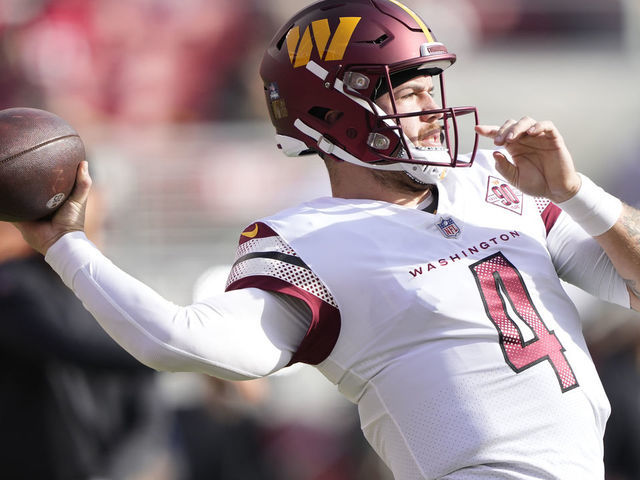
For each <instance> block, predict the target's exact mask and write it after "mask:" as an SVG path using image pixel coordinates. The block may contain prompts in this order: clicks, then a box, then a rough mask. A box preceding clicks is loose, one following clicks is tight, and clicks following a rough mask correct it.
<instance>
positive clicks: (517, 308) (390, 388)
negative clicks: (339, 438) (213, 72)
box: [19, 0, 640, 480]
mask: <svg viewBox="0 0 640 480" xmlns="http://www.w3.org/2000/svg"><path fill="white" fill-rule="evenodd" d="M455 60H456V57H455V55H454V54H452V53H450V52H449V51H448V50H447V48H446V46H445V45H443V44H442V43H440V42H438V41H437V40H436V38H435V36H434V34H433V33H432V31H431V30H430V28H429V27H428V26H427V25H426V24H425V22H424V21H423V20H422V19H421V18H420V17H418V16H417V15H416V14H415V13H414V12H413V11H412V10H410V9H409V8H407V7H406V6H404V5H403V4H401V3H400V2H398V1H396V0H351V1H349V2H344V1H337V0H323V1H321V2H318V3H315V4H313V5H311V6H309V7H307V8H305V9H303V10H302V11H300V12H299V13H298V14H296V15H295V16H294V17H293V18H291V20H290V21H288V22H287V23H286V25H285V26H284V27H283V28H282V29H281V30H280V31H279V32H278V33H277V34H276V35H275V37H274V39H273V41H272V42H271V44H270V45H269V46H268V49H267V51H266V53H265V56H264V60H263V63H262V67H261V75H262V78H263V80H264V88H265V97H266V101H267V105H268V109H269V113H270V116H271V120H272V122H273V124H274V126H275V130H276V134H277V145H278V147H279V148H280V149H282V151H283V152H284V153H285V154H287V155H290V156H300V155H307V154H318V155H319V156H320V157H322V159H323V160H324V162H325V163H326V165H327V168H328V172H329V179H330V184H331V188H332V194H333V195H332V196H331V197H329V198H320V199H316V200H311V201H310V202H308V203H305V204H302V205H299V206H295V207H293V208H291V209H288V210H285V211H283V212H280V213H277V214H275V215H273V216H270V217H268V218H262V219H259V220H257V221H256V222H254V223H252V224H251V225H249V226H248V227H247V228H246V229H245V230H244V231H243V232H242V234H241V235H240V242H239V246H238V250H237V257H236V260H235V263H234V264H233V267H232V270H231V272H230V275H229V279H228V285H227V291H226V292H225V293H223V294H218V295H214V294H212V295H211V296H210V297H209V298H207V299H205V300H204V301H201V302H199V303H195V304H193V305H189V306H186V307H182V306H178V305H174V304H173V303H171V302H169V301H167V300H165V299H164V298H162V297H160V296H159V295H158V294H156V293H155V292H153V291H152V290H151V289H149V288H148V287H146V286H145V285H143V284H141V283H139V282H138V281H136V280H135V279H133V278H131V277H129V276H128V275H127V274H125V273H124V272H122V271H121V270H120V269H118V268H117V267H115V266H114V265H112V264H111V263H110V262H109V261H108V260H107V259H106V258H105V257H104V256H103V255H102V254H101V253H100V251H98V250H97V249H96V248H95V247H94V246H93V245H92V244H91V243H89V242H88V241H87V239H86V237H85V236H84V234H83V233H82V210H83V208H84V207H83V206H84V202H85V199H86V196H87V192H88V190H89V188H90V178H89V177H88V175H87V169H86V165H84V164H83V165H82V166H81V167H80V169H79V172H78V182H77V187H76V189H75V191H74V193H73V195H72V197H71V199H70V200H69V201H68V202H67V203H66V204H65V205H64V206H63V207H62V208H61V209H60V211H59V212H58V213H57V214H56V216H55V217H54V218H53V219H52V220H51V221H48V222H44V223H43V222H39V223H31V224H26V223H25V224H20V225H19V228H20V229H21V230H22V232H23V234H24V236H25V237H26V238H27V239H28V240H29V242H30V243H31V244H32V245H33V246H34V247H35V248H36V249H38V250H39V251H41V252H42V253H44V254H46V259H47V261H48V262H49V263H50V264H51V265H52V267H53V268H54V269H55V270H56V271H57V272H58V273H59V274H60V275H61V277H62V278H63V279H64V281H65V283H66V284H67V285H68V286H69V287H70V288H72V289H73V290H74V291H75V292H76V294H77V295H78V296H79V297H80V298H81V299H82V301H83V302H84V304H85V305H86V307H87V308H88V309H89V310H90V311H91V312H92V313H93V315H94V316H95V317H96V319H97V320H98V321H99V322H100V324H101V325H102V326H103V327H104V328H105V329H106V330H107V331H108V332H109V333H110V334H111V335H112V336H113V337H114V338H115V339H116V340H117V341H118V342H119V343H120V344H121V345H122V346H123V347H124V348H126V349H127V350H128V351H129V352H131V354H132V355H134V356H136V357H137V358H138V359H139V360H140V361H142V362H143V363H146V364H147V365H150V366H152V367H154V368H156V369H160V370H170V371H175V370H187V371H195V372H203V373H206V374H210V375H214V376H217V377H221V378H225V379H230V380H241V379H248V378H256V377H261V376H266V375H269V374H270V373H272V372H275V371H277V370H279V369H281V368H283V367H285V366H287V365H290V364H292V363H295V362H306V363H309V364H312V365H315V366H316V367H317V369H318V370H319V371H320V372H322V373H323V374H324V376H326V377H327V379H328V380H329V381H331V382H332V383H334V384H336V385H337V387H338V389H339V390H340V392H342V394H344V396H345V397H346V398H348V399H349V400H351V401H352V402H354V403H356V404H357V405H358V409H359V413H360V421H361V426H362V430H363V432H364V435H365V436H366V438H367V440H368V441H369V442H370V444H371V445H372V447H373V448H374V449H375V450H376V452H377V453H378V454H379V455H380V456H381V457H382V458H383V460H384V461H385V462H386V464H387V465H388V466H389V467H390V469H391V470H392V471H393V474H394V476H395V478H397V479H398V480H415V479H433V478H444V479H450V480H452V479H456V480H462V479H464V480H470V479H474V480H475V479H489V478H491V479H494V478H502V479H543V478H544V479H574V478H580V479H602V478H603V476H604V471H603V462H602V457H603V446H602V436H603V431H604V428H605V423H606V420H607V416H608V414H609V405H608V402H607V398H606V396H605V393H604V391H603V389H602V386H601V384H600V381H599V379H598V376H597V373H596V370H595V368H594V365H593V362H592V360H591V358H590V356H589V352H588V350H587V346H586V345H585V341H584V338H583V336H582V333H581V325H580V319H579V318H578V313H577V311H576V308H575V306H574V305H573V304H572V302H571V300H570V299H569V298H568V296H567V295H566V294H565V293H564V290H563V289H562V287H561V284H560V279H564V280H567V281H569V282H571V283H573V284H575V285H577V286H579V287H581V288H583V289H584V290H586V291H588V292H591V293H593V294H595V295H597V296H599V297H600V298H602V299H604V300H606V301H609V302H614V303H617V304H620V305H624V306H626V307H632V308H634V309H637V308H638V306H639V305H640V300H639V299H638V287H637V282H638V281H639V280H640V245H639V242H638V238H639V235H640V228H639V226H638V225H639V218H640V217H639V215H638V212H637V211H635V210H633V209H632V208H630V207H628V206H626V205H623V204H622V203H621V202H620V201H619V200H618V199H617V198H615V197H613V196H611V195H610V194H608V193H606V192H605V191H604V190H602V189H601V188H600V187H598V186H597V185H595V184H594V183H593V182H592V181H591V180H589V179H588V178H587V177H585V176H584V175H581V174H579V173H578V172H577V171H576V169H575V167H574V164H573V161H572V158H571V155H570V153H569V152H568V150H567V148H566V147H565V144H564V143H563V140H562V137H561V135H560V133H559V132H558V130H557V129H556V127H555V126H554V125H553V124H552V123H551V122H549V121H536V120H534V119H531V118H529V117H523V118H521V119H520V120H508V121H506V122H505V123H504V124H503V125H501V126H491V125H478V124H477V123H478V121H477V112H476V110H475V108H473V107H450V106H448V105H447V104H446V99H445V95H444V80H443V72H444V70H446V69H447V68H449V67H450V66H451V65H452V64H453V63H454V62H455ZM465 125H467V128H466V130H465ZM478 135H482V136H486V137H489V138H491V139H493V141H494V143H495V145H496V149H495V151H481V150H477V138H478ZM465 138H470V139H471V142H469V143H470V145H471V146H470V151H469V152H468V153H465V154H463V153H462V152H461V151H460V149H461V145H463V144H464V143H465Z"/></svg>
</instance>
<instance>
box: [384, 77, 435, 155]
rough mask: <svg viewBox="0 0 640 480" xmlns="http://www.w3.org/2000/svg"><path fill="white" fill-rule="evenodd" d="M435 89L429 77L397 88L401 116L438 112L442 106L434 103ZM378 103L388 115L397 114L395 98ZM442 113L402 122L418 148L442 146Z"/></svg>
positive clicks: (416, 79) (397, 106)
mask: <svg viewBox="0 0 640 480" xmlns="http://www.w3.org/2000/svg"><path fill="white" fill-rule="evenodd" d="M434 94H435V87H434V83H433V78H432V77H430V76H429V75H424V76H419V77H415V78H412V79H411V80H409V81H407V82H405V83H402V84H400V85H398V86H397V87H395V88H394V89H393V95H394V98H395V102H396V108H397V110H398V113H409V112H421V111H425V110H437V109H439V108H441V107H440V105H439V104H438V102H436V101H435V100H434ZM376 103H377V104H378V106H379V107H380V108H382V109H383V110H384V111H385V112H386V113H388V114H392V113H393V104H392V101H391V96H390V95H389V94H388V93H385V94H384V95H382V96H380V98H378V100H376ZM442 117H443V115H442V114H441V113H434V114H426V115H420V116H413V117H407V118H403V119H402V120H401V121H400V123H401V125H402V130H403V131H404V133H405V135H407V137H408V138H409V140H411V142H412V143H413V144H414V145H415V146H416V147H434V146H440V145H441V131H442V127H441V125H440V122H439V120H440V119H441V118H442Z"/></svg>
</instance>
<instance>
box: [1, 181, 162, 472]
mask: <svg viewBox="0 0 640 480" xmlns="http://www.w3.org/2000/svg"><path fill="white" fill-rule="evenodd" d="M90 203H91V206H90V207H89V209H88V217H87V218H88V224H87V225H88V227H89V229H90V230H89V231H90V232H91V235H92V238H93V239H94V241H98V242H99V238H100V225H101V222H102V212H101V210H102V206H101V203H102V202H101V200H100V198H99V193H96V194H95V195H93V197H92V199H91V202H90ZM0 322H1V323H2V328H1V329H0V426H1V427H2V432H3V435H2V439H1V440H0V465H2V467H1V469H0V471H1V474H2V477H3V478H13V479H21V478H24V479H33V480H37V479H42V480H45V479H46V480H72V479H77V480H80V479H83V480H84V479H87V480H88V479H98V478H101V479H123V480H147V479H148V480H151V479H154V480H162V479H168V478H170V477H168V476H167V473H168V472H169V471H170V469H168V466H169V465H170V463H169V461H170V457H169V455H168V453H169V436H168V434H169V430H168V426H169V422H168V420H169V417H168V416H167V412H166V410H165V408H164V407H163V402H162V400H161V398H160V397H159V396H158V390H157V387H156V385H155V384H156V378H155V374H154V372H153V370H151V369H149V368H148V367H146V366H144V365H142V364H140V363H139V362H137V361H136V360H135V359H134V358H133V357H131V356H130V355H129V354H128V353H127V352H125V351H124V350H123V349H122V348H121V347H120V346H119V345H117V344H116V343H115V342H114V341H113V340H112V339H111V338H110V337H109V336H108V335H107V334H106V333H105V332H104V331H103V330H102V328H100V326H99V325H97V324H96V322H95V321H94V320H93V318H92V317H91V316H90V315H89V314H88V313H87V312H86V310H85V309H84V308H83V306H82V305H81V303H80V301H79V300H78V299H77V298H76V297H75V296H74V295H70V294H69V292H68V289H67V288H66V287H65V286H64V284H63V283H62V282H61V281H60V279H59V277H58V276H57V275H55V274H54V273H53V271H52V270H51V268H50V267H49V266H48V264H46V263H45V261H44V259H43V257H42V256H41V255H40V254H38V253H36V252H34V251H33V250H31V248H30V247H29V246H28V245H26V243H24V241H23V240H22V237H21V236H20V235H19V234H18V232H17V231H16V229H15V228H14V227H13V226H12V225H10V224H8V223H5V222H0Z"/></svg>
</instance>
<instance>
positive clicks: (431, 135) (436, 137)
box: [415, 128, 442, 150]
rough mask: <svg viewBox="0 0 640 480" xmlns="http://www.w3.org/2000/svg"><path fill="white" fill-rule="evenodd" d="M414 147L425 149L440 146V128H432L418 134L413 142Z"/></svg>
mask: <svg viewBox="0 0 640 480" xmlns="http://www.w3.org/2000/svg"><path fill="white" fill-rule="evenodd" d="M415 145H416V148H418V149H419V150H423V149H424V150H426V149H428V148H429V147H440V146H441V145H442V129H441V128H434V129H432V130H429V131H427V132H425V133H423V134H421V135H420V137H419V138H418V139H417V142H415Z"/></svg>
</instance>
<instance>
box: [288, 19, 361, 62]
mask: <svg viewBox="0 0 640 480" xmlns="http://www.w3.org/2000/svg"><path fill="white" fill-rule="evenodd" d="M361 18H362V17H340V24H339V25H338V27H337V28H336V31H335V32H333V38H332V32H331V28H330V27H329V20H327V19H326V18H325V19H322V20H316V21H314V22H311V25H310V26H307V28H305V30H304V33H303V34H302V38H301V37H300V27H298V26H296V27H293V28H292V29H291V30H289V33H287V49H288V50H289V59H290V60H291V63H292V64H293V67H294V68H298V67H304V66H305V65H306V64H307V63H309V60H310V59H311V52H312V50H313V42H315V45H316V48H317V49H318V53H319V54H320V58H321V59H322V60H325V61H327V62H329V61H332V60H342V58H343V57H344V52H345V51H346V49H347V46H348V45H349V41H350V40H351V35H353V32H354V31H355V29H356V26H357V25H358V22H359V21H360V20H361ZM312 36H313V42H312V40H311V37H312ZM329 39H331V42H330V43H329ZM327 45H328V46H327Z"/></svg>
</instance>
